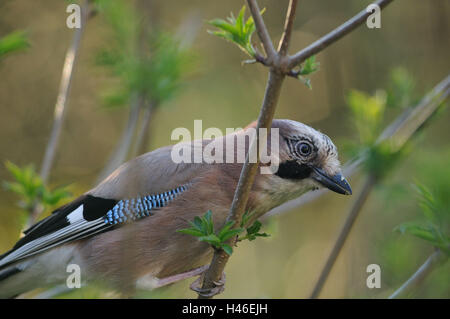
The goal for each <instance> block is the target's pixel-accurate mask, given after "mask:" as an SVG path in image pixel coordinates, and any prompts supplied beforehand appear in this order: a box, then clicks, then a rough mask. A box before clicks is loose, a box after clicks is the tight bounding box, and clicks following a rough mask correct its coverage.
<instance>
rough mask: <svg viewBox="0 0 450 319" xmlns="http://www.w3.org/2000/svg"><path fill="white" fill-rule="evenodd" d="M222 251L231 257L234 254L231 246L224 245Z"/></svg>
mask: <svg viewBox="0 0 450 319" xmlns="http://www.w3.org/2000/svg"><path fill="white" fill-rule="evenodd" d="M222 249H223V251H224V252H226V253H227V254H228V255H229V256H231V254H232V253H233V248H232V247H231V246H230V245H227V244H223V245H222Z"/></svg>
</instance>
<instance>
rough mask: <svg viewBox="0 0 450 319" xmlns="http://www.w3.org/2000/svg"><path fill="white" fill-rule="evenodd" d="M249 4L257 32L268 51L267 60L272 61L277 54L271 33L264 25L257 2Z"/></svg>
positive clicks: (253, 1)
mask: <svg viewBox="0 0 450 319" xmlns="http://www.w3.org/2000/svg"><path fill="white" fill-rule="evenodd" d="M247 3H248V7H249V9H250V12H251V14H252V16H253V20H254V21H255V26H256V32H257V33H258V36H259V39H260V40H261V42H262V44H263V46H264V50H265V51H266V54H267V59H268V60H269V61H271V60H273V59H274V58H275V57H276V55H277V52H276V51H275V48H274V47H273V43H272V40H271V39H270V35H269V32H268V31H267V28H266V25H265V24H264V20H263V18H262V16H261V11H260V10H259V7H258V4H257V3H256V0H247Z"/></svg>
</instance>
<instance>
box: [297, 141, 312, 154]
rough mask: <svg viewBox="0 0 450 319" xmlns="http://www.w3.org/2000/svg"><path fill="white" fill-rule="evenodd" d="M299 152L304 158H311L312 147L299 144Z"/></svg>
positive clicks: (303, 143)
mask: <svg viewBox="0 0 450 319" xmlns="http://www.w3.org/2000/svg"><path fill="white" fill-rule="evenodd" d="M297 152H298V154H300V155H302V156H309V155H311V152H312V147H311V145H309V144H308V143H305V142H302V143H298V144H297Z"/></svg>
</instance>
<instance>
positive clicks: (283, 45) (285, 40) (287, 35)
mask: <svg viewBox="0 0 450 319" xmlns="http://www.w3.org/2000/svg"><path fill="white" fill-rule="evenodd" d="M297 2H298V0H290V1H289V7H288V11H287V14H286V21H285V23H284V32H283V35H282V36H281V40H280V43H279V45H278V54H280V55H281V56H285V55H286V54H287V51H288V49H289V43H290V40H291V34H292V25H293V23H294V19H295V11H296V9H297Z"/></svg>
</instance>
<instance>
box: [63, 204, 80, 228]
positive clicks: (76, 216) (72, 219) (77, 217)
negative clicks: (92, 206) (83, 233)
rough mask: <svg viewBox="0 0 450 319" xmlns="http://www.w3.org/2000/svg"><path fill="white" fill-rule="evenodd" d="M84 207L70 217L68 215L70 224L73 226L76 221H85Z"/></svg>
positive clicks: (76, 210)
mask: <svg viewBox="0 0 450 319" xmlns="http://www.w3.org/2000/svg"><path fill="white" fill-rule="evenodd" d="M83 206H84V205H80V206H79V207H78V208H77V209H75V210H74V211H73V212H71V213H70V214H69V215H67V220H68V221H69V223H71V224H73V223H75V222H76V221H79V220H83V219H84V218H83Z"/></svg>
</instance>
